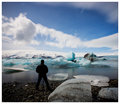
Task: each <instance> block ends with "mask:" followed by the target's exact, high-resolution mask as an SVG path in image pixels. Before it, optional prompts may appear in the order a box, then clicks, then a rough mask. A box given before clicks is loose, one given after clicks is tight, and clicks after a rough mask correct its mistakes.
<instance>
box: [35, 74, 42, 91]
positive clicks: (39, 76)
mask: <svg viewBox="0 0 120 104" xmlns="http://www.w3.org/2000/svg"><path fill="white" fill-rule="evenodd" d="M41 78H42V76H41V75H38V81H37V84H36V90H38V89H39V88H38V87H39V84H40V81H41Z"/></svg>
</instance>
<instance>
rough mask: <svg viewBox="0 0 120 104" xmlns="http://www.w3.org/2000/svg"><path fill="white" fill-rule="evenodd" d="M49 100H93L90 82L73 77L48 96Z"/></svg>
mask: <svg viewBox="0 0 120 104" xmlns="http://www.w3.org/2000/svg"><path fill="white" fill-rule="evenodd" d="M48 99H49V101H52V102H55V101H60V102H66V101H67V102H68V101H69V102H73V101H77V102H87V101H89V102H90V101H92V94H91V86H90V84H89V83H85V82H80V81H79V80H78V79H71V80H67V81H65V82H63V83H62V84H61V85H60V86H58V87H57V88H56V89H55V90H54V91H53V92H52V93H51V94H50V95H49V97H48Z"/></svg>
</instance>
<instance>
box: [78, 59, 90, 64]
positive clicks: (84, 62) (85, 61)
mask: <svg viewBox="0 0 120 104" xmlns="http://www.w3.org/2000/svg"><path fill="white" fill-rule="evenodd" d="M79 64H80V65H81V66H88V65H90V64H91V61H90V60H87V59H85V58H82V59H81V60H79Z"/></svg>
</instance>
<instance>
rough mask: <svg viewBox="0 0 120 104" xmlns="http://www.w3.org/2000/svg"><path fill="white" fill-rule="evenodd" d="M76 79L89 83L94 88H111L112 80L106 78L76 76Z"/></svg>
mask: <svg viewBox="0 0 120 104" xmlns="http://www.w3.org/2000/svg"><path fill="white" fill-rule="evenodd" d="M74 78H76V79H79V80H81V82H85V81H86V82H89V83H90V84H91V85H93V86H109V84H108V82H109V81H110V79H109V78H108V77H106V76H97V75H76V76H74Z"/></svg>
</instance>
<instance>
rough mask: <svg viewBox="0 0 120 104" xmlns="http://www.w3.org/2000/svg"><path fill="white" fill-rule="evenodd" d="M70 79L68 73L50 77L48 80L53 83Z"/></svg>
mask: <svg viewBox="0 0 120 104" xmlns="http://www.w3.org/2000/svg"><path fill="white" fill-rule="evenodd" d="M67 78H68V73H56V74H51V75H50V76H48V79H49V80H51V81H61V80H65V79H67Z"/></svg>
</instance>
